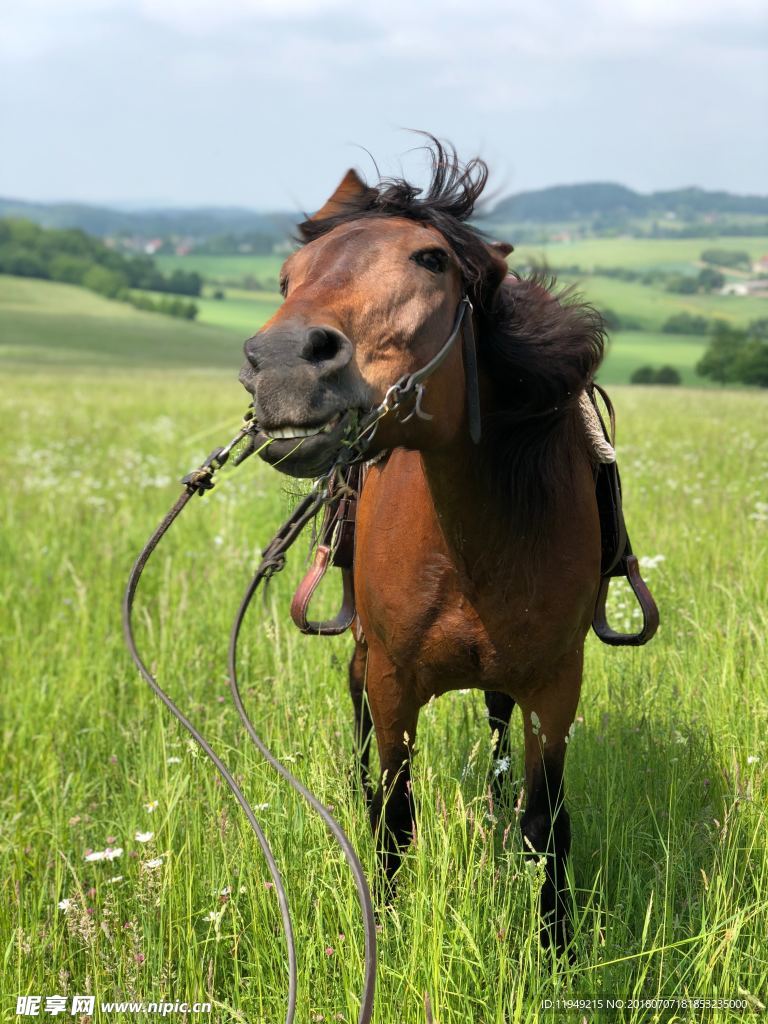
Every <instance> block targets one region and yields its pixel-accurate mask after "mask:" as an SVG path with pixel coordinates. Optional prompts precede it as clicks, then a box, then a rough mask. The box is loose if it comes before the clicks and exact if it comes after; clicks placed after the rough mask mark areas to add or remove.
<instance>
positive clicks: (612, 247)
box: [509, 236, 768, 271]
mask: <svg viewBox="0 0 768 1024" xmlns="http://www.w3.org/2000/svg"><path fill="white" fill-rule="evenodd" d="M509 241H511V242H512V243H514V241H515V239H514V237H511V238H510V239H509ZM705 249H730V250H744V251H745V252H748V253H749V254H750V257H751V258H752V260H753V261H754V260H757V259H759V258H760V257H762V256H764V255H766V254H768V238H765V237H760V236H758V237H753V238H750V237H748V236H747V237H734V238H729V237H722V238H718V237H714V238H671V239H666V238H661V239H657V238H630V237H626V238H590V239H585V240H579V241H573V242H551V243H549V244H547V245H521V246H520V247H519V249H516V250H515V252H514V254H513V255H512V256H510V262H511V263H512V264H513V265H514V261H515V260H516V259H520V260H535V261H537V262H541V261H542V260H545V261H546V262H548V263H549V264H551V265H552V266H553V267H563V266H570V265H572V264H577V265H578V266H580V267H581V268H582V269H583V270H585V271H591V270H592V269H594V267H631V268H632V269H634V270H666V271H687V270H692V269H693V268H694V267H696V268H697V269H698V268H699V267H700V266H701V264H700V263H699V257H700V255H701V253H702V252H703V251H704V250H705Z"/></svg>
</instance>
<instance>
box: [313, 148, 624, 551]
mask: <svg viewBox="0 0 768 1024" xmlns="http://www.w3.org/2000/svg"><path fill="white" fill-rule="evenodd" d="M425 134H426V133H425ZM427 138H428V140H429V145H428V146H427V147H426V148H427V152H428V154H429V157H430V160H431V170H432V175H431V179H430V181H429V184H428V185H427V186H426V187H425V188H423V189H420V188H418V187H417V186H414V185H412V184H411V183H410V182H408V181H406V180H405V179H404V178H387V177H385V178H381V179H380V180H379V182H378V183H377V184H375V185H366V186H365V187H364V188H362V189H361V190H360V191H359V193H355V194H353V195H351V196H350V197H349V198H348V200H347V201H345V204H344V206H343V207H342V208H341V209H336V210H335V211H334V213H333V214H332V215H330V216H326V217H322V218H320V219H317V218H307V219H306V220H305V221H304V222H303V223H301V224H300V225H299V227H298V230H299V240H300V241H301V242H302V243H306V242H311V241H313V240H314V239H315V238H319V237H321V236H322V235H325V234H327V233H328V232H329V231H332V230H333V229H334V228H335V227H338V226H339V225H341V224H345V223H348V222H350V221H353V220H361V219H366V218H373V217H408V218H410V219H412V220H417V221H422V222H425V223H427V224H429V225H430V226H432V227H434V228H436V229H437V230H438V231H439V232H440V233H441V234H442V235H443V237H444V238H445V240H446V241H447V243H448V244H449V245H450V247H451V249H452V250H453V252H454V253H455V255H456V257H457V259H458V261H459V265H460V267H461V271H462V274H463V277H464V282H465V286H466V288H467V291H468V293H469V294H470V296H471V298H472V301H473V302H474V304H475V308H476V309H477V311H478V314H479V328H480V330H479V338H478V357H479V361H480V364H481V366H485V368H486V369H487V370H488V374H487V376H488V379H489V380H490V382H491V387H492V389H493V397H494V401H493V403H492V408H491V410H490V411H487V412H486V413H485V415H484V417H483V430H484V431H485V433H486V436H487V437H488V438H489V439H490V442H491V443H490V446H489V454H490V458H491V465H490V467H489V470H490V472H491V474H492V477H493V479H494V482H495V483H496V485H497V486H498V488H499V490H500V492H501V495H502V498H503V500H505V501H506V503H507V505H508V506H509V507H510V512H511V513H512V514H513V515H514V517H515V521H516V523H517V525H518V527H520V528H521V529H522V530H523V531H524V532H526V533H527V534H528V536H529V538H530V540H531V541H532V542H533V541H535V539H536V537H537V536H541V534H542V530H541V528H542V527H544V524H545V520H546V519H547V516H548V513H551V512H552V511H553V510H554V506H555V504H556V500H557V498H558V497H560V498H566V497H567V494H568V492H569V489H570V488H569V485H570V481H571V478H572V476H571V471H572V468H573V465H574V463H575V461H576V460H575V458H574V455H575V454H576V450H578V449H581V450H584V449H585V445H584V435H583V430H582V429H581V424H580V414H579V411H578V400H579V395H580V393H581V392H582V391H583V390H584V388H585V387H586V386H587V385H589V384H590V383H591V381H592V378H593V376H594V374H595V372H596V370H597V368H598V366H599V364H600V361H601V359H602V356H603V348H604V325H603V321H602V318H601V316H600V314H599V313H598V311H597V310H596V309H594V308H593V307H592V306H590V305H589V304H588V303H585V302H583V301H582V300H581V298H580V296H579V295H578V294H577V293H576V292H575V291H574V290H573V289H572V288H567V289H564V290H561V291H559V292H557V291H556V282H555V279H554V278H553V277H549V276H547V275H546V274H543V273H542V272H534V273H533V274H532V275H530V276H528V277H520V276H518V275H517V274H515V273H511V274H509V275H508V276H507V277H506V278H505V279H504V280H503V281H501V283H500V282H499V276H498V273H499V271H498V266H499V256H498V254H497V253H494V252H493V250H492V249H491V247H490V246H489V243H488V241H487V239H486V238H485V236H484V234H483V232H482V231H481V230H480V229H478V228H477V227H476V226H474V225H472V224H470V223H469V218H470V217H471V216H472V214H473V213H474V211H475V209H476V207H477V203H478V200H479V198H480V196H481V194H482V192H483V190H484V188H485V186H486V183H487V181H488V167H487V165H486V164H485V162H484V161H483V160H481V159H479V158H475V159H473V160H470V161H469V163H467V164H462V163H461V162H460V161H459V159H458V156H457V153H456V150H455V149H454V147H453V146H451V145H450V144H446V143H442V142H440V141H439V140H438V139H436V138H435V137H434V136H431V135H427Z"/></svg>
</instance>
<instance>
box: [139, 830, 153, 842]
mask: <svg viewBox="0 0 768 1024" xmlns="http://www.w3.org/2000/svg"><path fill="white" fill-rule="evenodd" d="M154 835H155V833H154V832H137V833H136V835H135V836H134V839H135V840H136V842H137V843H148V842H149V841H150V839H153V838H154Z"/></svg>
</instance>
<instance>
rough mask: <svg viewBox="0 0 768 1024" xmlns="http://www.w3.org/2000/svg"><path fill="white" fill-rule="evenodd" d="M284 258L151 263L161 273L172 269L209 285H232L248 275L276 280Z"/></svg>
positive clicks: (193, 257)
mask: <svg viewBox="0 0 768 1024" xmlns="http://www.w3.org/2000/svg"><path fill="white" fill-rule="evenodd" d="M284 258H285V257H281V256H245V255H244V256H205V255H200V256H197V255H195V253H190V254H189V255H188V256H156V257H155V260H156V262H157V265H158V267H159V268H160V270H162V271H163V273H173V271H174V270H194V271H196V272H197V273H198V274H202V275H203V277H204V278H205V279H206V280H207V281H211V282H217V283H218V282H221V281H224V282H227V281H231V282H236V281H239V280H240V279H241V278H242V277H245V276H246V275H248V274H250V275H252V276H253V277H255V278H258V279H259V280H261V281H273V282H276V281H277V280H278V277H279V274H280V267H281V266H282V265H283V260H284Z"/></svg>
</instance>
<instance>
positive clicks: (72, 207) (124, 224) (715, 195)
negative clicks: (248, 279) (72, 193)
mask: <svg viewBox="0 0 768 1024" xmlns="http://www.w3.org/2000/svg"><path fill="white" fill-rule="evenodd" d="M670 215H674V218H676V219H677V220H678V221H681V222H690V223H693V222H698V223H702V222H703V221H704V220H705V219H706V218H712V217H714V218H721V219H722V218H723V217H731V218H734V217H743V216H763V217H768V196H740V195H733V194H732V193H730V192H710V191H706V190H705V189H700V188H684V189H676V190H673V191H666V192H651V193H648V194H645V193H641V192H635V191H634V190H633V189H631V188H627V187H626V186H624V185H617V184H613V183H611V182H588V183H586V184H579V185H555V186H553V187H551V188H543V189H537V190H535V191H530V192H519V193H517V194H516V195H512V196H509V197H507V198H506V199H502V200H500V201H499V202H498V203H496V205H495V206H494V207H493V208H492V209H490V210H488V211H485V212H484V213H483V214H482V215H481V216H479V217H478V218H477V219H478V220H479V221H483V222H485V223H488V224H499V225H501V224H519V225H524V224H526V223H527V224H538V225H547V224H557V223H567V222H574V221H578V222H589V224H590V225H591V226H592V227H593V228H594V229H595V230H597V231H598V232H599V231H600V229H601V228H610V227H617V226H623V225H627V224H629V223H631V222H633V221H635V222H636V221H638V220H640V219H643V218H659V219H660V220H663V219H664V218H669V216H670ZM3 217H23V218H26V219H28V220H31V221H34V222H35V223H37V224H40V225H41V226H43V227H51V228H80V229H81V230H83V231H86V232H88V234H91V235H97V236H99V237H102V238H104V237H107V236H123V237H127V236H134V237H138V238H142V239H151V238H161V239H168V238H175V239H184V238H187V239H193V240H194V241H195V244H196V245H195V247H196V248H197V247H198V246H199V245H201V244H202V245H204V246H205V245H208V243H213V244H212V245H211V251H212V252H216V251H222V252H223V251H229V252H236V251H237V242H238V240H241V239H242V240H243V241H245V242H248V243H251V244H249V248H248V251H270V249H271V246H272V245H274V244H278V243H280V242H282V241H284V240H285V239H287V238H288V237H289V236H290V235H291V234H292V233H293V230H294V228H295V225H296V223H297V222H298V221H299V220H300V219H301V215H300V214H299V213H298V212H294V213H290V212H287V211H276V212H274V213H269V212H262V211H257V210H249V209H246V208H244V207H197V208H192V209H172V208H169V209H146V210H141V209H134V210H131V209H113V208H110V207H104V206H89V205H87V204H84V203H32V202H26V201H24V200H21V199H2V198H0V218H3ZM214 240H216V242H215V243H214ZM260 243H265V245H264V244H260ZM265 246H266V247H265Z"/></svg>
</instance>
